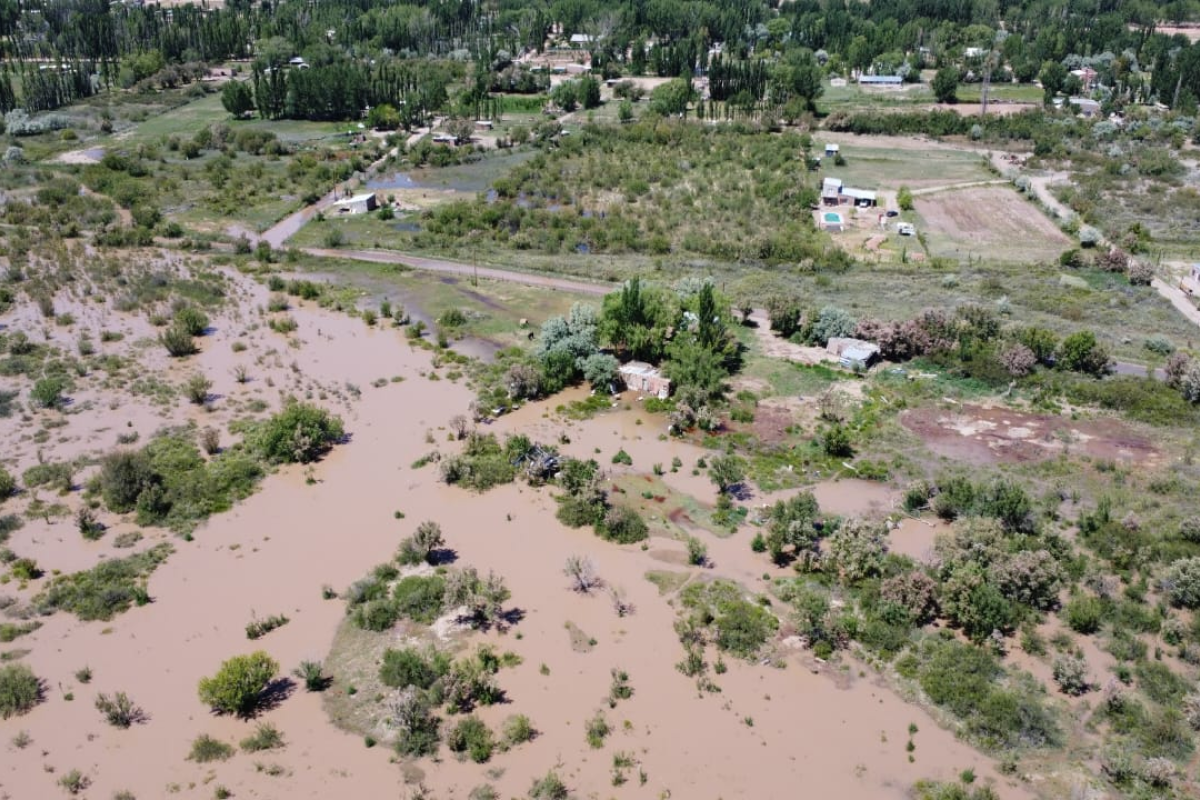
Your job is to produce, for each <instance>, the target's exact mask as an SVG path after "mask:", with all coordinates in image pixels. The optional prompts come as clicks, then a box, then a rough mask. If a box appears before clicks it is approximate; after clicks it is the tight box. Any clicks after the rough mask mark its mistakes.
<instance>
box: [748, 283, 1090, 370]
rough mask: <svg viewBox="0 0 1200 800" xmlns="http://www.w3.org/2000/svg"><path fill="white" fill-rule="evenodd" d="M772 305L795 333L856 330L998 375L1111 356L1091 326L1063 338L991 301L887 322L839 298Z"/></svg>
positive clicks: (776, 319)
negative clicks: (1009, 322)
mask: <svg viewBox="0 0 1200 800" xmlns="http://www.w3.org/2000/svg"><path fill="white" fill-rule="evenodd" d="M768 313H769V315H770V322H771V329H772V330H774V331H775V332H777V333H779V334H780V335H781V336H785V337H788V338H790V339H793V340H794V341H800V342H805V343H809V344H818V345H824V344H825V343H826V342H827V341H828V340H829V339H830V338H832V337H835V336H854V337H857V338H861V339H866V340H867V341H871V342H874V343H875V344H877V345H879V349H880V354H881V355H882V356H883V357H884V358H885V359H887V360H889V361H907V360H909V359H912V358H916V357H919V356H923V357H925V358H928V359H929V360H931V361H933V362H935V363H938V364H940V365H943V366H946V367H950V368H952V369H955V370H958V371H961V372H963V373H964V374H966V375H969V376H971V377H975V378H980V379H983V380H988V381H991V382H994V383H1000V382H1004V381H1007V380H1010V379H1013V378H1024V377H1026V376H1028V375H1030V374H1031V373H1032V372H1033V371H1034V370H1035V368H1037V367H1038V366H1043V367H1057V368H1058V369H1062V370H1067V371H1070V372H1078V373H1082V374H1085V375H1091V376H1094V377H1102V376H1104V375H1107V374H1108V373H1109V372H1110V371H1111V369H1112V363H1113V362H1112V357H1111V355H1110V353H1109V351H1108V348H1107V347H1105V346H1104V344H1102V343H1101V342H1100V341H1098V340H1097V338H1096V335H1095V334H1094V333H1093V332H1092V331H1088V330H1083V331H1077V332H1075V333H1072V334H1070V335H1068V336H1066V337H1065V338H1063V339H1061V340H1060V339H1059V337H1058V336H1057V335H1056V334H1055V333H1054V332H1053V331H1050V330H1048V329H1046V328H1040V327H1037V326H1006V325H1004V324H1003V323H1002V322H1001V318H1000V316H999V315H998V314H996V313H995V312H993V311H992V310H991V309H988V308H985V307H983V306H979V305H973V304H967V305H962V306H958V307H957V308H955V309H954V310H953V312H946V311H943V310H942V309H927V310H925V311H923V312H921V313H920V314H919V315H917V316H916V317H915V318H914V319H911V320H905V321H903V322H883V321H880V320H877V319H872V318H866V319H861V320H856V319H854V318H853V317H851V316H850V314H849V313H847V312H846V311H844V310H842V309H840V308H836V307H833V306H827V307H825V308H822V309H821V310H820V311H819V312H818V311H813V310H812V309H810V308H808V307H806V306H805V305H804V303H803V302H802V301H801V300H799V299H798V298H791V297H783V296H780V297H776V298H772V299H771V301H770V302H769V303H768Z"/></svg>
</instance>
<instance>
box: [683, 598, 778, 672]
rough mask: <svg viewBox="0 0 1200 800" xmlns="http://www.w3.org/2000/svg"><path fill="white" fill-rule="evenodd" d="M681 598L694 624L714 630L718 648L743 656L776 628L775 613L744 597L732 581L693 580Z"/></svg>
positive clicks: (772, 633) (752, 651)
mask: <svg viewBox="0 0 1200 800" xmlns="http://www.w3.org/2000/svg"><path fill="white" fill-rule="evenodd" d="M681 598H682V601H683V605H684V607H685V608H687V609H689V610H690V611H691V612H692V621H693V622H694V623H695V624H696V625H697V626H699V627H708V626H711V627H712V628H714V629H715V636H714V639H715V641H716V644H717V647H719V648H720V649H722V650H725V651H728V652H731V653H733V654H734V655H737V656H740V657H742V658H751V657H753V656H754V655H755V654H757V653H758V651H759V650H760V649H761V648H762V646H763V645H764V644H766V642H767V640H768V639H769V638H770V637H771V636H773V635H774V633H775V630H776V629H777V628H778V627H779V621H778V620H777V619H775V617H774V615H772V614H771V613H770V612H769V611H767V610H766V609H765V608H763V607H762V606H760V605H758V604H756V603H753V602H751V601H749V600H747V599H746V598H745V597H743V596H742V590H741V588H740V587H739V586H738V585H737V584H735V583H733V582H732V581H728V580H715V581H710V582H706V583H694V584H692V585H690V586H687V587H686V588H684V590H683V592H682V594H681Z"/></svg>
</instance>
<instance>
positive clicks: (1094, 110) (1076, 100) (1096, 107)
mask: <svg viewBox="0 0 1200 800" xmlns="http://www.w3.org/2000/svg"><path fill="white" fill-rule="evenodd" d="M1070 103H1071V105H1073V106H1075V108H1076V109H1077V110H1078V111H1079V113H1080V115H1081V116H1084V117H1087V118H1088V119H1091V118H1092V117H1095V116H1098V115H1099V114H1100V103H1099V102H1097V101H1096V100H1091V99H1089V98H1087V97H1072V98H1071V99H1070Z"/></svg>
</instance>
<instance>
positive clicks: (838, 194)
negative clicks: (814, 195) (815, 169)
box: [821, 178, 842, 206]
mask: <svg viewBox="0 0 1200 800" xmlns="http://www.w3.org/2000/svg"><path fill="white" fill-rule="evenodd" d="M841 198H842V179H841V178H826V179H824V180H823V181H821V202H822V203H824V204H825V205H827V206H836V205H838V204H839V203H841V202H842V199H841Z"/></svg>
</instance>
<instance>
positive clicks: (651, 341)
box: [476, 278, 739, 429]
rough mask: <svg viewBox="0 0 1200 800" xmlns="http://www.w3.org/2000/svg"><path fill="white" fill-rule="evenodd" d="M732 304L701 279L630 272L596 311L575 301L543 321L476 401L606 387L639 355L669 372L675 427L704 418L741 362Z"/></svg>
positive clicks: (482, 403)
mask: <svg viewBox="0 0 1200 800" xmlns="http://www.w3.org/2000/svg"><path fill="white" fill-rule="evenodd" d="M731 305H732V304H731V301H730V300H729V299H728V298H727V297H725V296H724V295H723V294H721V293H720V292H719V291H718V290H717V289H716V288H715V287H714V286H713V284H712V282H711V281H709V280H706V279H703V280H698V279H684V280H683V281H680V282H679V283H678V284H676V285H675V287H674V288H672V289H668V288H666V287H662V286H658V285H654V284H649V283H643V282H642V281H641V280H640V279H638V278H634V279H632V280H630V281H628V282H627V283H626V284H625V285H624V286H623V287H622V288H621V289H620V290H618V291H616V292H612V293H610V294H608V295H606V296H605V298H604V301H603V303H602V306H601V308H600V310H599V311H597V310H596V309H595V308H594V307H592V306H587V305H583V304H576V305H575V306H573V307H572V308H571V310H570V312H569V313H568V314H567V315H566V316H561V317H552V318H550V319H548V320H546V322H545V323H543V325H542V329H541V332H540V335H539V337H538V341H537V345H536V347H534V349H533V352H532V357H531V358H529V359H521V360H517V361H516V362H515V363H512V364H511V365H510V366H508V367H507V369H506V371H505V372H504V373H503V375H502V376H499V382H500V386H499V387H497V388H495V389H492V390H490V391H487V392H485V394H484V396H482V397H481V398H480V399H479V400H477V401H476V404H477V407H483V408H494V407H495V405H494V404H496V403H499V402H500V401H499V400H498V399H497V398H496V397H494V394H495V393H496V392H497V391H504V392H505V393H506V394H507V398H506V399H518V400H524V399H531V398H535V397H540V396H545V395H548V394H552V393H554V392H557V391H559V390H561V389H562V388H564V387H566V386H570V385H574V384H577V383H579V382H580V381H583V380H586V381H588V382H589V383H590V384H591V385H592V386H593V387H594V388H596V389H597V390H600V391H610V390H611V389H613V388H615V384H616V382H617V380H618V374H617V371H618V368H619V366H620V363H621V362H622V361H628V360H639V361H646V362H650V363H652V364H661V366H662V369H663V371H664V373H665V374H666V375H667V377H668V378H670V379H671V382H672V391H673V393H674V395H675V405H676V417H675V418H674V420H673V421H674V423H675V424H676V425H677V426H678V427H679V428H681V429H682V428H684V427H691V426H692V425H694V424H696V423H697V422H701V423H702V424H708V423H709V422H712V421H713V420H714V415H713V413H712V409H713V408H715V407H716V406H718V405H720V404H721V403H722V402H723V400H724V398H725V394H726V391H727V388H728V387H727V384H726V380H727V378H728V377H729V375H730V374H731V372H732V371H733V370H734V369H736V367H737V364H738V358H739V348H738V346H737V344H736V341H735V340H734V338H733V336H732V334H731V332H730V330H729V318H730V316H731V315H732V310H731Z"/></svg>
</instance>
